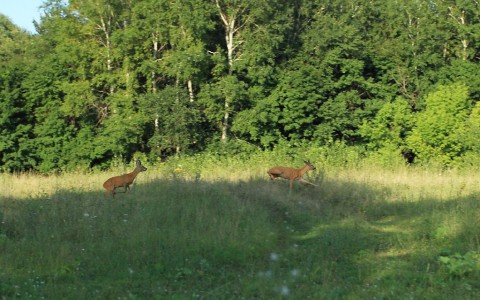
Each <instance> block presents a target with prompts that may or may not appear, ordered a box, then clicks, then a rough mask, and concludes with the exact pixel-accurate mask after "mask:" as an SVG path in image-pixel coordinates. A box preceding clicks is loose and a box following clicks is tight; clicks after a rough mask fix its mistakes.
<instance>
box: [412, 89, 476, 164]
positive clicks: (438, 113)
mask: <svg viewBox="0 0 480 300" xmlns="http://www.w3.org/2000/svg"><path fill="white" fill-rule="evenodd" d="M425 105H426V108H425V111H422V112H419V113H418V114H417V115H416V124H415V128H414V129H413V130H412V134H411V135H410V136H409V137H408V138H407V144H408V146H409V148H410V149H412V150H413V151H414V152H415V153H416V154H417V155H418V157H419V158H420V159H421V160H423V161H429V160H438V161H439V162H441V163H444V164H448V163H449V162H451V160H452V159H453V158H454V157H456V156H458V155H460V154H461V153H462V152H463V150H464V149H465V148H464V145H463V144H462V135H463V133H464V131H465V121H466V120H467V118H468V115H469V114H470V111H471V108H472V101H471V100H470V99H469V94H468V88H467V87H466V86H465V85H463V84H459V83H457V84H452V85H449V86H439V87H438V90H437V91H436V92H433V93H431V94H429V95H428V96H427V98H426V99H425Z"/></svg>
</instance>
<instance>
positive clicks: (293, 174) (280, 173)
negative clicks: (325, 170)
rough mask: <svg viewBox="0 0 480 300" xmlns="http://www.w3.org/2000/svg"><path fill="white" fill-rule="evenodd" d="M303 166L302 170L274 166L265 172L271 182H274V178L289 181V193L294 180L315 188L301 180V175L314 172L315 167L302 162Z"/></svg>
mask: <svg viewBox="0 0 480 300" xmlns="http://www.w3.org/2000/svg"><path fill="white" fill-rule="evenodd" d="M304 163H305V165H304V166H303V168H300V169H293V168H288V167H281V166H276V167H273V168H271V169H270V170H268V171H267V173H268V175H269V176H270V179H271V180H274V179H276V178H284V179H287V180H289V181H290V191H291V190H292V188H293V182H294V181H295V180H298V181H300V182H303V183H306V184H310V185H313V186H317V187H318V185H316V184H313V183H311V182H310V181H307V180H305V179H303V175H305V173H307V172H308V171H310V170H316V168H315V166H314V165H313V164H312V163H310V162H308V161H304Z"/></svg>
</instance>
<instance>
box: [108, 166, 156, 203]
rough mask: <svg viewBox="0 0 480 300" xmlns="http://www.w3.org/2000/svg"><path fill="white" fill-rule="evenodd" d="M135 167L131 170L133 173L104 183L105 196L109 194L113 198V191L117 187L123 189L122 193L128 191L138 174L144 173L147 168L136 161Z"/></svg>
mask: <svg viewBox="0 0 480 300" xmlns="http://www.w3.org/2000/svg"><path fill="white" fill-rule="evenodd" d="M135 165H136V167H135V170H133V172H131V173H128V174H123V175H120V176H115V177H112V178H110V179H108V180H107V181H105V183H104V184H103V187H104V188H105V189H106V191H105V196H106V195H107V194H108V193H111V194H112V197H115V189H116V188H118V187H124V188H125V191H124V193H126V192H127V191H130V185H131V184H132V183H133V181H134V180H135V177H137V175H138V173H140V172H144V171H146V170H147V168H145V167H144V166H142V163H141V162H140V160H138V159H137V161H136V163H135Z"/></svg>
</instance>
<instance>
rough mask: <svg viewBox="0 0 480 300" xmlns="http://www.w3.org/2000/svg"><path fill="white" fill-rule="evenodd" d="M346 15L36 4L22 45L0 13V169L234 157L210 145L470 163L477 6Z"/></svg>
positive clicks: (211, 5) (403, 6)
mask: <svg viewBox="0 0 480 300" xmlns="http://www.w3.org/2000/svg"><path fill="white" fill-rule="evenodd" d="M350 4H351V3H350ZM350 4H346V2H345V1H344V0H334V1H330V2H328V3H326V2H325V1H320V0H313V1H287V0H280V1H277V0H266V1H254V0H248V1H243V2H242V1H237V0H234V1H233V0H232V1H201V0H191V1H184V0H175V1H167V0H158V1H157V0H138V1H110V0H101V1H97V0H95V1H93V0H88V1H87V0H86V1H79V0H72V1H59V0H49V1H45V2H44V4H43V5H42V7H41V9H42V18H41V20H40V22H39V23H38V24H37V31H38V34H35V35H29V34H28V33H26V32H24V31H22V30H21V29H19V28H17V27H16V26H15V25H14V24H12V22H11V21H10V20H8V19H7V18H6V17H5V16H3V15H0V71H1V75H0V86H1V91H0V131H1V132H0V133H1V134H0V164H1V165H0V170H1V171H14V170H36V171H40V172H44V173H48V172H52V171H58V170H71V169H87V168H89V167H91V166H94V165H102V166H105V165H109V161H110V160H112V159H126V160H129V159H130V158H131V157H132V156H133V155H134V154H136V153H139V152H141V154H142V155H145V156H149V157H150V158H151V159H152V161H158V156H159V155H160V156H162V158H165V157H168V156H171V155H175V154H177V153H178V152H179V151H180V152H182V151H184V150H185V151H187V152H189V151H196V152H199V151H202V150H203V149H208V151H209V152H211V153H214V152H215V151H217V152H222V153H240V152H241V151H242V149H243V148H242V147H243V146H239V145H235V143H236V142H234V143H233V144H234V146H232V144H230V145H222V144H219V143H217V141H218V140H219V139H221V140H222V142H224V143H225V142H226V141H227V140H228V139H231V140H242V141H244V142H245V144H248V145H254V146H252V147H253V148H255V147H257V146H260V147H262V148H264V149H269V150H271V149H274V148H275V147H276V146H278V145H280V148H281V147H283V145H281V144H282V143H285V142H287V143H291V145H292V147H295V146H296V145H299V144H302V143H307V144H308V143H312V144H316V145H320V146H325V145H335V144H336V143H338V142H340V143H345V145H351V146H354V148H353V149H354V150H353V152H358V151H357V150H358V149H359V148H361V147H363V145H366V146H367V149H368V151H371V152H376V153H371V155H369V156H370V157H372V158H373V157H376V158H375V159H377V158H378V160H379V161H384V163H385V164H388V161H395V160H396V157H397V156H398V152H399V151H400V152H401V151H402V150H403V149H404V148H408V149H409V150H413V151H414V153H415V154H417V155H418V158H419V161H421V162H424V163H438V164H441V165H450V166H458V167H461V166H463V165H474V164H475V163H476V156H477V154H478V153H479V150H478V149H477V148H478V147H477V146H476V145H477V144H478V143H476V140H477V136H476V134H475V131H474V130H473V129H471V128H474V127H475V125H472V124H474V123H475V118H476V117H475V114H476V113H474V114H472V115H470V109H471V106H472V105H473V104H474V103H477V102H479V101H480V89H479V86H480V84H479V82H478V78H480V76H479V75H480V74H479V71H478V70H480V68H478V57H479V53H480V43H479V42H478V41H479V40H480V39H479V37H480V27H479V26H478V23H479V22H478V21H479V15H478V13H477V11H478V8H479V7H478V3H476V2H471V1H457V2H455V1H453V2H452V1H444V2H438V3H437V2H435V3H433V4H432V3H430V2H428V1H427V2H425V1H414V0H399V1H393V0H388V1H381V2H378V1H377V2H375V3H373V2H371V1H370V2H369V1H357V2H356V4H355V5H353V4H352V5H350ZM432 36H435V38H434V39H432ZM460 83H463V85H465V87H468V95H467V96H465V95H464V94H462V93H464V92H463V91H462V89H463V87H460V86H459V85H460ZM440 85H442V86H444V87H443V88H442V87H440V88H439V86H440ZM173 86H174V87H175V88H172V87H173ZM448 87H450V89H452V90H451V91H450V92H449V91H447V90H448V89H449V88H448ZM175 89H178V90H179V91H180V92H179V93H178V95H180V96H179V97H176V96H174V94H175V93H177V92H176V91H175ZM449 93H450V94H449ZM155 97H159V98H158V99H155ZM465 97H467V98H469V99H468V100H465V99H466V98H465ZM176 98H178V99H180V101H178V102H176V100H174V99H176ZM149 99H150V100H149ZM461 99H464V100H465V101H464V100H461ZM467 102H469V103H467ZM470 102H471V103H470ZM158 103H168V104H165V105H164V106H162V105H157V104H158ZM167 107H168V108H167ZM157 115H158V116H157ZM469 115H470V117H468V116H469ZM155 120H157V127H155V126H156V125H155ZM176 120H178V122H176ZM158 122H160V123H158ZM222 147H223V148H228V149H222ZM229 147H231V148H233V149H230V148H229ZM356 147H358V148H356ZM215 148H219V149H216V150H215ZM244 150H245V151H246V152H247V153H249V151H248V149H244ZM360 152H362V151H360ZM434 161H435V162H434Z"/></svg>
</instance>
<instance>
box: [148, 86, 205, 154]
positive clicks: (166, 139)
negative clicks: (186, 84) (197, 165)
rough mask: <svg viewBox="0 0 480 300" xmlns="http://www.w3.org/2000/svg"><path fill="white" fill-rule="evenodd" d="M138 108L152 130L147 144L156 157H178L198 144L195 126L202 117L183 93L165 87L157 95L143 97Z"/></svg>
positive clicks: (183, 91) (179, 90)
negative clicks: (150, 124) (151, 126)
mask: <svg viewBox="0 0 480 300" xmlns="http://www.w3.org/2000/svg"><path fill="white" fill-rule="evenodd" d="M141 105H142V107H143V110H144V111H145V112H146V113H147V118H148V120H149V122H151V123H154V126H155V128H154V133H153V135H152V137H151V138H150V140H149V141H148V143H149V145H150V147H151V148H152V149H154V151H155V153H156V154H158V155H160V156H164V155H167V156H168V155H171V154H178V153H179V152H180V151H182V152H183V151H188V149H189V148H191V147H194V146H195V144H197V143H198V139H199V137H200V133H199V132H197V128H196V127H195V125H196V124H198V123H199V122H200V117H201V115H200V113H199V111H198V109H197V107H196V105H195V103H194V102H191V101H190V99H189V97H188V94H187V92H186V90H185V89H183V88H180V87H176V86H168V87H166V88H165V89H163V90H162V91H160V92H158V93H156V94H148V95H146V96H145V97H144V98H143V99H142V101H141Z"/></svg>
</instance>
